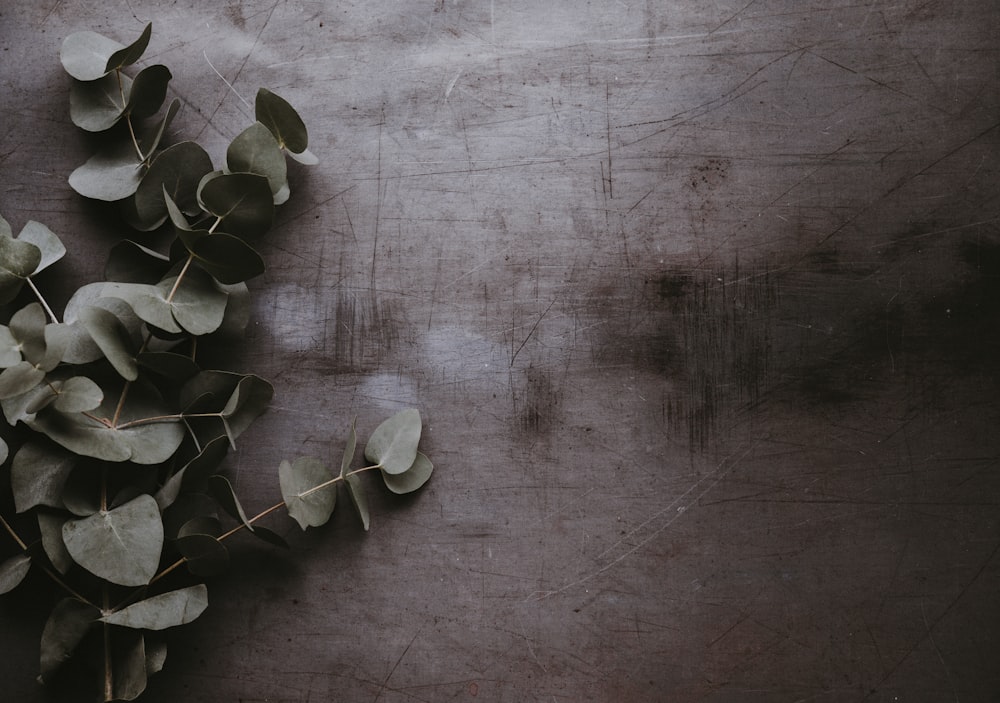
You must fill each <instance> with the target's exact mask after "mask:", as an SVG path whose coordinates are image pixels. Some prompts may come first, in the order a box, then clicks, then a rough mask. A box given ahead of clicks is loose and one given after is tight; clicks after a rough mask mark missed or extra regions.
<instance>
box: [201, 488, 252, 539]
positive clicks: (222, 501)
mask: <svg viewBox="0 0 1000 703" xmlns="http://www.w3.org/2000/svg"><path fill="white" fill-rule="evenodd" d="M208 485H209V489H210V490H211V492H212V496H213V497H214V498H215V500H217V501H218V503H219V505H221V506H222V509H223V510H225V511H226V512H227V513H228V514H229V516H230V517H231V518H233V519H235V520H239V521H240V522H241V523H243V526H244V527H246V528H247V529H248V530H250V531H251V532H253V525H251V524H250V521H249V520H247V514H246V512H244V510H243V506H242V505H241V504H240V499H239V498H237V497H236V491H235V490H233V484H231V483H230V482H229V479H227V478H226V477H225V476H218V475H216V476H212V477H211V478H209V479H208Z"/></svg>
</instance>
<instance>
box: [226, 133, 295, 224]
mask: <svg viewBox="0 0 1000 703" xmlns="http://www.w3.org/2000/svg"><path fill="white" fill-rule="evenodd" d="M226 165H227V166H228V168H229V171H230V172H232V173H256V174H257V175H258V176H264V177H266V178H267V181H268V183H269V184H270V186H271V193H272V195H273V196H274V204H275V205H280V204H281V203H283V202H284V201H285V200H287V199H288V164H287V163H286V162H285V156H284V154H282V153H281V147H280V146H278V142H277V140H276V139H275V138H274V135H272V134H271V131H270V130H269V129H268V128H267V127H265V126H264V125H263V124H261V123H260V122H254V123H253V124H252V125H250V126H249V127H247V128H246V129H245V130H243V132H241V133H240V134H239V135H238V136H237V137H236V139H234V140H233V142H232V143H231V144H230V145H229V149H227V150H226Z"/></svg>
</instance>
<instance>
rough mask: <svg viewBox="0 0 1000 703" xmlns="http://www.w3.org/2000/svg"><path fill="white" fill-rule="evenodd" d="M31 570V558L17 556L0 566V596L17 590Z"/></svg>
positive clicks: (21, 555)
mask: <svg viewBox="0 0 1000 703" xmlns="http://www.w3.org/2000/svg"><path fill="white" fill-rule="evenodd" d="M30 569H31V557H29V556H28V555H27V554H18V555H17V556H13V557H11V558H10V559H8V560H7V561H5V562H3V563H2V564H0V594H3V593H8V592H10V591H13V590H14V589H15V588H17V587H18V586H19V585H20V584H21V581H23V580H24V577H25V576H27V575H28V571H29V570H30Z"/></svg>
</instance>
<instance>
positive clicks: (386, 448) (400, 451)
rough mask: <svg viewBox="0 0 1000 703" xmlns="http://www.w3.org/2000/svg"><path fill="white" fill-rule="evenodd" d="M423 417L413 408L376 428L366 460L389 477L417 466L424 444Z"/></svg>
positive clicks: (367, 446) (368, 446)
mask: <svg viewBox="0 0 1000 703" xmlns="http://www.w3.org/2000/svg"><path fill="white" fill-rule="evenodd" d="M420 429H421V426H420V413H419V411H417V410H415V409H413V408H410V409H408V410H403V411H402V412H399V413H396V414H395V415H393V416H392V417H390V418H389V419H388V420H386V421H385V422H383V423H382V424H381V425H379V426H378V427H376V428H375V431H374V432H373V433H372V436H371V437H370V438H369V439H368V444H367V445H366V446H365V457H366V458H367V459H368V460H369V461H371V462H373V463H375V464H377V465H378V466H379V468H381V469H382V470H383V471H385V472H386V473H390V474H401V473H403V472H404V471H406V470H407V469H409V468H410V466H412V465H413V461H414V459H416V458H417V444H418V443H419V442H420Z"/></svg>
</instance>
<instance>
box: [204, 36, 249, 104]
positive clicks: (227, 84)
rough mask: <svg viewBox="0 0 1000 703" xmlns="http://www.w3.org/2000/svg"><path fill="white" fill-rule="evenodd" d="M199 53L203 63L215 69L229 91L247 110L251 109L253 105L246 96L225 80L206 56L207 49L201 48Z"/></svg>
mask: <svg viewBox="0 0 1000 703" xmlns="http://www.w3.org/2000/svg"><path fill="white" fill-rule="evenodd" d="M201 55H202V56H204V57H205V63H207V64H208V67H209V68H211V69H212V70H213V71H215V75H217V76H218V77H219V78H221V79H222V82H223V83H225V84H226V87H227V88H229V89H230V90H231V91H233V95H235V96H236V97H237V98H239V99H240V102H242V103H243V104H244V105H246V106H247V109H248V110H252V109H253V106H252V105H251V104H250V103H249V102H247V100H246V98H244V97H243V96H242V95H240V93H239V91H238V90H236V88H234V87H233V84H232V83H230V82H229V81H227V80H226V77H225V76H224V75H222V74H221V73H219V69H217V68H216V67H215V64H213V63H212V60H211V59H210V58H208V51H207V50H203V51H202V52H201Z"/></svg>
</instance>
